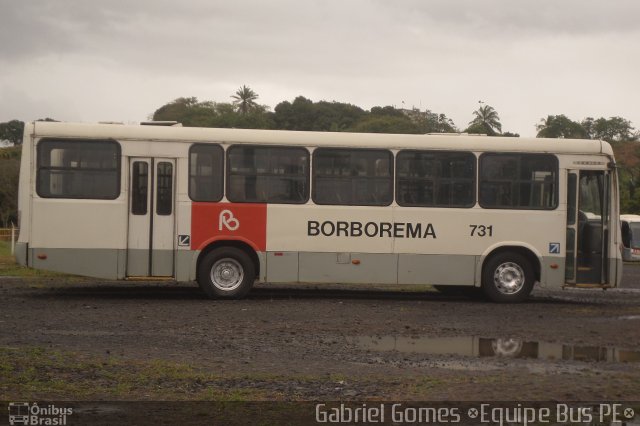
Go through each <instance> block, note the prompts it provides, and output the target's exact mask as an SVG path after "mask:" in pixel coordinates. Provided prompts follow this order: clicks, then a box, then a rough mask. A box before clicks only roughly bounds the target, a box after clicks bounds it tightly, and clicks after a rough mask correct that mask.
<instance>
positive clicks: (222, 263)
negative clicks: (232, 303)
mask: <svg viewBox="0 0 640 426" xmlns="http://www.w3.org/2000/svg"><path fill="white" fill-rule="evenodd" d="M254 280H255V267H254V265H253V262H252V261H251V258H249V255H247V253H245V252H244V251H242V250H240V249H238V248H236V247H223V248H218V249H215V250H213V251H211V252H210V253H208V254H207V255H206V256H205V257H204V259H202V261H201V262H200V266H199V269H198V284H199V285H200V288H201V289H202V291H204V292H205V294H206V295H207V296H208V297H209V298H211V299H240V298H242V297H244V296H245V295H246V294H247V293H248V292H249V290H251V287H252V286H253V282H254Z"/></svg>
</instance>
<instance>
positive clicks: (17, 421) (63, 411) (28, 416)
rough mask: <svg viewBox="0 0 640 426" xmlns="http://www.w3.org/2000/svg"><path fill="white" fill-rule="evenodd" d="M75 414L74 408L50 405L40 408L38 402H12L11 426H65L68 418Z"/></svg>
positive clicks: (10, 405)
mask: <svg viewBox="0 0 640 426" xmlns="http://www.w3.org/2000/svg"><path fill="white" fill-rule="evenodd" d="M72 414H73V408H66V407H58V406H56V405H54V404H48V405H46V406H43V407H40V406H39V405H38V403H37V402H34V403H32V404H30V403H28V402H10V403H9V424H10V425H11V426H13V425H42V426H47V425H51V426H54V425H55V426H63V425H66V424H67V417H68V416H70V415H72Z"/></svg>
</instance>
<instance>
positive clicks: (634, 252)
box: [620, 214, 640, 262]
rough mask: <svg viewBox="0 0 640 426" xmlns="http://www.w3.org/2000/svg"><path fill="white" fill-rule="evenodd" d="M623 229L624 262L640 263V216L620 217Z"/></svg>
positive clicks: (626, 215)
mask: <svg viewBox="0 0 640 426" xmlns="http://www.w3.org/2000/svg"><path fill="white" fill-rule="evenodd" d="M620 225H621V227H622V260H625V261H627V262H633V261H640V215H637V214H623V215H621V216H620Z"/></svg>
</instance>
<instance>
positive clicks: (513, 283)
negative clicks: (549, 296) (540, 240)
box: [480, 246, 541, 303]
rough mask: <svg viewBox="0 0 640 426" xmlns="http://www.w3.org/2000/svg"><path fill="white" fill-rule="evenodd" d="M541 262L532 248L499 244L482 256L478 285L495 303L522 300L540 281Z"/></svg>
mask: <svg viewBox="0 0 640 426" xmlns="http://www.w3.org/2000/svg"><path fill="white" fill-rule="evenodd" d="M540 265H541V263H540V259H539V257H538V256H537V255H536V253H534V252H533V251H532V250H530V249H528V248H526V247H523V246H501V247H498V248H496V249H494V250H493V251H491V252H490V253H488V254H487V255H486V256H484V259H483V262H482V269H481V275H480V277H481V281H480V282H481V288H482V291H483V292H484V294H485V296H486V297H487V298H488V299H489V300H491V301H493V302H498V303H505V302H506V303H509V302H516V303H517V302H523V301H525V300H526V299H527V298H528V297H529V294H530V293H531V290H532V289H533V285H534V283H535V282H536V281H540V276H541V266H540Z"/></svg>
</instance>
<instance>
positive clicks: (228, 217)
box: [218, 210, 240, 231]
mask: <svg viewBox="0 0 640 426" xmlns="http://www.w3.org/2000/svg"><path fill="white" fill-rule="evenodd" d="M239 227H240V221H239V220H238V219H236V218H235V217H234V216H233V212H231V210H222V211H221V212H220V216H219V217H218V231H222V228H227V229H228V230H229V231H235V230H236V229H238V228H239Z"/></svg>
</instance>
